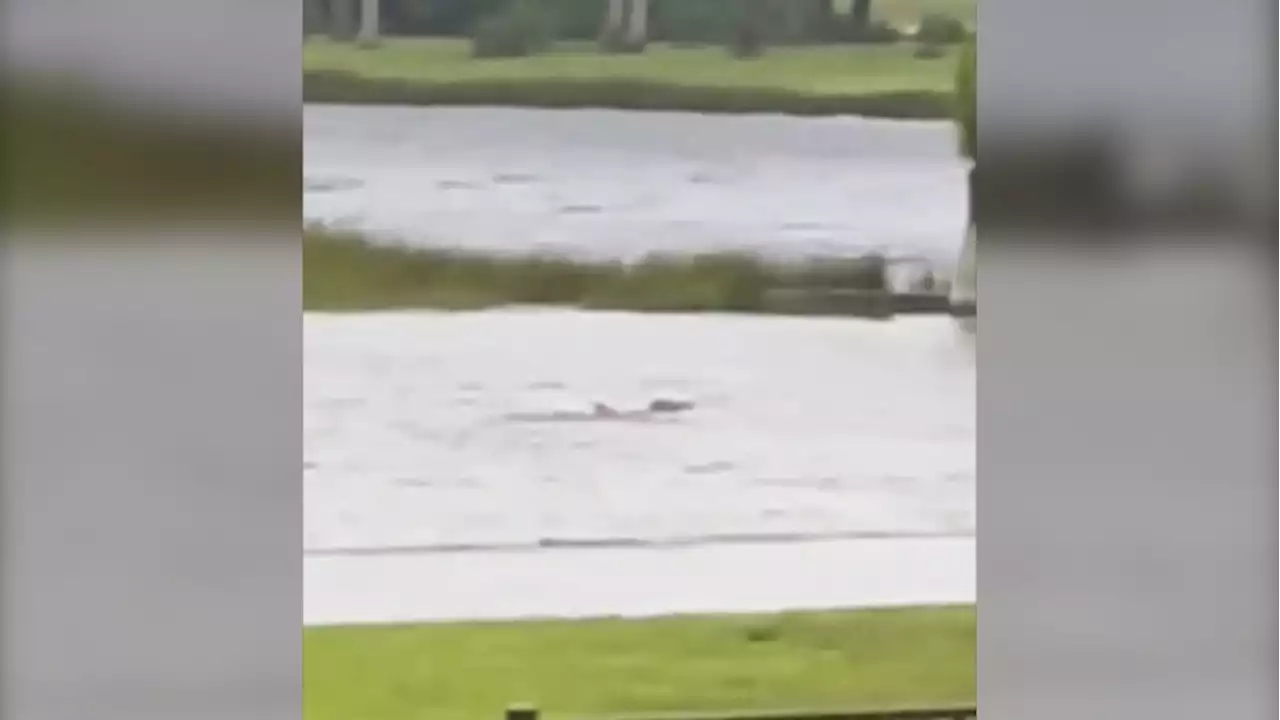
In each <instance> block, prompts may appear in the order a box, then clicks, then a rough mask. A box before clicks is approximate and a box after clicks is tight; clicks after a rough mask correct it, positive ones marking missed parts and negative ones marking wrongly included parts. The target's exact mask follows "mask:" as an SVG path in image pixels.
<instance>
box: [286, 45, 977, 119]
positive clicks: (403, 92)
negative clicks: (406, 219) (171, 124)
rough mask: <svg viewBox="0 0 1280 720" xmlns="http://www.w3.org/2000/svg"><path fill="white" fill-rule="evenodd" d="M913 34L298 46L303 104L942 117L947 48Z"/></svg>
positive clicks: (946, 101)
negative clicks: (814, 39)
mask: <svg viewBox="0 0 1280 720" xmlns="http://www.w3.org/2000/svg"><path fill="white" fill-rule="evenodd" d="M913 51H914V45H913V44H912V43H897V44H893V45H815V46H799V47H778V48H770V49H769V51H768V52H767V53H766V54H765V55H764V56H763V57H761V58H758V59H755V60H738V59H734V58H732V57H730V56H729V54H728V53H727V52H726V51H725V50H724V48H722V47H717V46H707V47H696V48H686V47H673V46H670V45H665V44H654V45H652V46H650V47H649V49H648V50H647V51H646V52H644V53H643V54H609V55H606V54H601V53H600V52H598V51H597V49H596V47H595V45H593V44H589V43H559V44H557V48H556V50H555V51H553V52H548V53H545V54H541V55H536V56H533V57H523V58H510V59H484V60H478V59H475V58H472V57H471V50H470V45H469V43H468V41H466V40H461V39H444V38H429V39H424V38H415V39H388V40H386V41H385V42H383V43H382V45H381V46H380V47H378V48H376V49H361V48H358V47H356V46H355V45H354V44H352V43H334V42H330V41H327V40H323V39H318V38H315V39H311V40H309V41H308V42H307V43H306V44H305V46H304V48H303V93H304V97H305V99H306V100H307V101H308V102H319V103H336V104H395V105H497V106H524V107H600V108H614V109H627V110H684V111H698V112H722V113H745V112H776V113H788V114H797V115H841V114H847V115H866V116H872V117H885V118H948V117H950V115H951V104H952V88H953V82H954V78H955V67H954V66H955V62H954V60H955V57H954V56H955V54H956V50H955V49H954V48H948V49H946V50H945V53H946V56H945V57H943V58H940V59H933V60H923V59H919V58H916V57H914V56H913Z"/></svg>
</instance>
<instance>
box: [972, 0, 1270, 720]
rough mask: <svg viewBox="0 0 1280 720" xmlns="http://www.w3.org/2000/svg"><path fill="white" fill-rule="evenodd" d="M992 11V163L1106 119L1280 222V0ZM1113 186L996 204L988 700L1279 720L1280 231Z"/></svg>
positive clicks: (987, 29) (1110, 136)
mask: <svg viewBox="0 0 1280 720" xmlns="http://www.w3.org/2000/svg"><path fill="white" fill-rule="evenodd" d="M981 2H982V6H981V13H980V18H981V19H980V38H981V40H980V49H979V74H978V77H979V100H978V115H979V126H980V134H981V136H982V137H981V142H980V147H981V149H982V150H981V154H980V156H979V167H980V168H982V171H983V173H984V175H990V176H992V177H994V178H996V179H998V180H1002V181H1003V182H1004V184H1005V185H1006V186H1017V185H1019V184H1021V183H1019V182H1018V179H1017V178H1016V177H1014V176H1013V175H1012V173H1014V172H1023V171H1024V169H1016V168H1011V167H1010V165H1009V164H1007V163H1006V159H1007V158H1010V157H1013V156H1017V155H1018V154H1019V153H1021V154H1023V155H1024V156H1026V155H1034V154H1035V153H1037V152H1040V151H1041V150H1042V149H1044V148H1046V147H1049V146H1052V145H1054V144H1055V143H1063V144H1069V142H1070V140H1069V139H1070V138H1072V137H1076V138H1078V137H1081V136H1090V135H1092V136H1094V137H1104V138H1106V139H1107V140H1109V141H1111V142H1112V143H1113V147H1116V148H1118V153H1117V155H1118V159H1119V160H1120V164H1122V165H1123V164H1124V163H1125V162H1128V161H1130V160H1133V159H1134V158H1135V157H1137V156H1140V155H1141V156H1142V157H1141V158H1139V160H1138V161H1137V162H1136V164H1142V163H1143V162H1152V163H1155V164H1154V165H1153V166H1152V167H1156V168H1157V170H1156V171H1155V172H1154V178H1155V179H1156V180H1157V181H1164V180H1168V179H1177V178H1180V177H1183V178H1185V177H1187V176H1188V175H1194V174H1196V173H1198V172H1201V171H1203V170H1205V169H1206V166H1205V165H1201V164H1199V163H1202V162H1207V163H1211V164H1216V169H1218V170H1223V171H1225V172H1224V173H1223V175H1221V176H1219V177H1227V178H1230V180H1229V182H1231V183H1238V184H1232V185H1231V186H1230V187H1231V188H1232V193H1233V194H1235V195H1237V196H1239V195H1241V194H1248V193H1251V192H1253V191H1254V190H1256V189H1257V187H1258V186H1259V185H1261V186H1262V187H1263V188H1264V190H1265V192H1263V193H1260V194H1259V195H1256V196H1252V199H1251V202H1257V198H1258V197H1262V196H1265V197H1266V198H1267V200H1266V205H1269V208H1264V209H1267V212H1268V213H1269V215H1268V216H1269V217H1270V218H1271V219H1272V220H1274V217H1275V216H1274V212H1275V211H1274V205H1271V203H1272V202H1274V198H1275V195H1274V191H1273V190H1272V189H1271V187H1273V186H1274V184H1275V176H1274V174H1272V173H1274V172H1275V166H1274V165H1271V164H1270V163H1271V158H1272V157H1274V155H1273V153H1272V151H1273V150H1274V145H1273V141H1272V139H1271V138H1272V136H1271V130H1272V129H1274V128H1273V126H1274V125H1275V115H1274V114H1273V113H1274V108H1275V103H1274V100H1275V98H1274V96H1273V95H1272V93H1273V92H1274V88H1275V85H1274V79H1275V78H1274V74H1273V71H1272V69H1271V68H1272V66H1271V64H1270V63H1271V59H1272V58H1273V57H1274V52H1275V35H1274V34H1273V33H1274V30H1273V29H1272V28H1275V27H1276V26H1275V13H1276V5H1275V3H1274V2H1272V3H1270V4H1269V5H1268V4H1266V3H1263V2H1256V1H1236V0H1220V2H1215V3H1193V2H1190V1H1189V0H1161V1H1159V2H1157V1H1156V0H1121V1H1120V2H1112V3H1104V4H1097V3H1095V4H1088V3H1063V2H1056V1H1050V0H981ZM1191 47H1195V48H1197V49H1198V50H1197V51H1196V52H1194V53H1191V54H1189V53H1188V50H1187V48H1191ZM1135 138H1137V140H1135ZM1046 156H1052V153H1051V152H1048V151H1046ZM1257 158H1261V159H1262V162H1265V166H1263V165H1261V164H1258V163H1256V162H1255V160H1256V159H1257ZM987 160H990V161H991V162H990V163H987V162H986V161H987ZM1010 178H1013V181H1012V182H1010ZM999 184H1000V183H997V182H993V183H992V186H998V185H999ZM1157 184H1159V183H1157ZM1120 185H1123V184H1118V186H1120ZM1167 185H1168V184H1167V183H1166V186H1167ZM983 187H984V188H985V187H987V186H986V185H984V186H983ZM1058 187H1059V189H1060V190H1065V191H1068V192H1066V193H1065V194H1067V195H1070V194H1071V193H1070V191H1072V190H1074V189H1076V188H1073V187H1072V186H1071V185H1070V184H1069V183H1068V184H1066V185H1061V186H1058ZM1080 189H1081V190H1082V191H1084V189H1083V188H1080ZM1109 192H1112V193H1121V195H1117V196H1116V197H1113V198H1110V199H1109V200H1108V201H1107V202H1108V203H1110V205H1111V206H1112V207H1113V208H1119V209H1120V211H1117V212H1114V213H1112V214H1094V211H1095V210H1096V208H1094V207H1089V206H1085V205H1084V204H1083V203H1084V202H1085V201H1081V200H1080V199H1079V197H1078V196H1076V197H1074V198H1071V197H1069V198H1068V202H1067V203H1065V204H1064V203H1046V204H1045V208H1050V209H1052V210H1053V212H1049V210H1046V211H1045V212H1043V213H1039V211H1038V210H1037V211H1036V212H1032V213H1028V212H1026V210H1025V208H1008V207H1002V198H1001V197H999V196H995V197H987V196H981V199H982V202H981V206H982V208H983V209H982V210H980V211H979V212H980V216H979V220H980V222H979V227H980V232H979V245H978V247H979V251H978V257H979V278H980V282H979V287H980V295H981V305H982V312H983V318H982V329H981V334H980V337H979V338H978V346H979V357H980V359H979V362H978V373H979V383H978V387H979V395H978V413H979V417H978V427H979V434H978V437H979V440H978V468H979V482H978V507H979V511H980V512H979V515H980V521H979V532H978V587H979V607H980V611H979V613H980V621H979V654H978V657H979V660H978V677H979V706H980V708H981V710H982V715H983V717H984V718H986V719H987V720H1024V719H1026V718H1036V719H1037V720H1056V719H1057V718H1063V719H1064V720H1065V719H1066V718H1073V719H1079V718H1090V719H1091V720H1102V719H1104V718H1125V719H1131V718H1157V717H1158V718H1187V719H1191V718H1196V719H1202V718H1222V719H1223V720H1226V719H1228V718H1230V719H1231V720H1244V719H1246V718H1274V717H1276V714H1277V712H1276V685H1275V683H1276V678H1277V666H1276V665H1277V663H1276V640H1275V639H1276V636H1277V635H1276V631H1277V627H1276V615H1275V614H1273V611H1274V609H1275V607H1276V587H1277V577H1276V567H1277V564H1276V560H1277V557H1276V544H1275V542H1276V537H1277V534H1276V514H1275V512H1276V511H1275V508H1276V506H1277V468H1276V465H1275V464H1274V460H1273V458H1275V457H1276V455H1275V451H1276V442H1277V440H1276V438H1277V426H1276V419H1275V418H1276V412H1275V411H1276V406H1275V404H1274V403H1275V401H1274V398H1276V396H1277V395H1276V391H1277V388H1276V384H1275V383H1276V381H1275V379H1274V378H1275V377H1276V375H1275V374H1274V373H1275V372H1276V355H1275V348H1276V340H1277V338H1276V337H1275V336H1274V335H1273V334H1272V332H1273V331H1272V328H1274V327H1276V317H1275V314H1274V310H1273V308H1274V307H1275V306H1274V305H1273V304H1272V303H1273V298H1275V297H1276V276H1275V275H1274V274H1273V272H1274V271H1273V269H1272V268H1273V267H1274V262H1275V259H1276V244H1275V243H1276V237H1275V234H1274V232H1275V230H1274V228H1275V225H1274V222H1269V223H1265V224H1264V225H1263V227H1264V230H1263V231H1261V232H1258V231H1256V228H1257V227H1258V226H1257V225H1253V224H1250V222H1248V220H1249V218H1246V217H1245V216H1244V215H1243V214H1242V212H1243V211H1242V210H1240V209H1239V208H1240V207H1245V206H1238V207H1237V209H1236V210H1235V211H1232V212H1233V213H1234V214H1232V212H1229V213H1227V214H1223V213H1219V214H1216V215H1206V216H1201V217H1196V218H1193V219H1192V220H1185V219H1184V220H1182V221H1174V222H1169V221H1167V220H1165V221H1163V222H1162V223H1160V222H1155V221H1153V220H1152V219H1151V218H1150V217H1148V216H1142V215H1141V214H1140V213H1138V212H1136V211H1135V210H1134V206H1135V205H1136V204H1138V203H1137V201H1136V200H1135V195H1134V194H1123V193H1124V192H1125V191H1123V190H1121V189H1116V188H1113V189H1111V190H1109ZM1082 194H1088V193H1087V191H1085V192H1082ZM1006 200H1007V199H1006ZM1158 200H1159V199H1158ZM1072 201H1074V202H1075V203H1076V204H1075V205H1072ZM1087 202H1093V200H1092V199H1090V200H1089V201H1087ZM1168 204H1169V205H1176V204H1177V203H1176V202H1170V203H1168ZM1248 207H1251V208H1252V209H1257V208H1258V206H1257V205H1250V206H1248ZM1015 214H1017V215H1018V217H1017V221H1016V222H1014V221H1010V218H1011V217H1012V216H1013V215H1015ZM1085 215H1089V216H1091V217H1090V218H1089V222H1083V223H1078V222H1074V221H1078V220H1080V219H1081V216H1085ZM1166 217H1167V216H1166ZM1254 219H1256V218H1254ZM1251 229H1252V231H1251Z"/></svg>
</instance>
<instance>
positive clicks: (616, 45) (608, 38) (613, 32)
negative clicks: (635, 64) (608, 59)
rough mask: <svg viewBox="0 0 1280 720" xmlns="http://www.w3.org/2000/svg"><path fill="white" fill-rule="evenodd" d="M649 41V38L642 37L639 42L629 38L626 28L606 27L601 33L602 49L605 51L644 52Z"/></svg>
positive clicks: (617, 52)
mask: <svg viewBox="0 0 1280 720" xmlns="http://www.w3.org/2000/svg"><path fill="white" fill-rule="evenodd" d="M647 43H648V40H647V39H642V40H640V41H639V42H634V41H632V40H630V39H628V37H627V30H626V28H613V29H610V28H605V29H604V30H603V31H602V32H601V33H600V51H601V52H605V53H614V54H628V53H631V54H634V53H642V52H644V49H645V46H646V44H647Z"/></svg>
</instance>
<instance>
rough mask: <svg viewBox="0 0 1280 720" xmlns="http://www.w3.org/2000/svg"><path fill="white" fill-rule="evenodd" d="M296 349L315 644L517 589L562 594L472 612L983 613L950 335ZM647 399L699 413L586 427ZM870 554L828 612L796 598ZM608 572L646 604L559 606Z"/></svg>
mask: <svg viewBox="0 0 1280 720" xmlns="http://www.w3.org/2000/svg"><path fill="white" fill-rule="evenodd" d="M304 330H305V353H306V383H305V406H304V414H303V420H304V429H305V437H304V441H305V452H306V457H305V472H304V477H305V484H306V508H305V519H306V523H305V534H306V537H305V540H304V547H305V552H306V555H307V574H308V586H307V596H308V608H309V609H308V616H309V617H311V618H312V619H313V621H316V622H358V621H372V620H378V619H384V620H391V619H395V620H407V619H439V618H442V617H458V616H467V614H468V613H471V612H473V611H474V612H477V613H479V612H480V610H479V609H478V608H477V607H476V606H475V604H476V603H477V602H481V600H480V597H482V596H486V595H488V594H489V592H490V591H489V590H486V588H489V587H490V586H491V585H492V584H493V583H495V582H504V581H502V577H506V576H507V575H508V574H510V575H511V576H512V577H522V578H524V580H523V582H525V583H526V584H530V585H531V586H537V587H543V588H544V589H545V587H552V586H554V587H559V588H562V589H561V590H560V591H559V593H558V594H552V595H550V596H544V597H542V599H540V600H538V601H537V602H534V601H533V599H532V596H519V595H517V596H510V595H508V596H506V599H505V600H502V601H500V602H498V601H495V600H494V599H493V598H489V599H487V600H484V601H483V602H482V603H481V604H483V603H489V604H490V609H489V610H488V611H486V612H489V613H492V614H495V615H498V616H505V615H509V614H516V615H519V614H529V613H534V612H545V613H547V614H556V613H559V614H566V613H567V614H574V613H587V614H617V613H623V612H626V611H628V608H630V609H634V610H635V611H637V612H639V611H642V610H644V609H646V608H648V609H652V610H654V611H656V610H657V609H662V608H666V609H669V610H681V609H699V608H703V609H708V608H711V609H714V608H721V609H729V608H734V607H740V608H755V607H759V606H761V604H763V606H762V607H765V608H767V607H770V606H772V604H773V603H775V602H782V597H783V596H786V597H789V598H790V599H789V600H787V601H786V602H787V604H785V605H783V606H781V607H792V606H804V605H817V606H839V605H846V604H850V603H853V604H858V603H881V604H883V603H884V602H891V601H892V598H895V597H897V598H899V600H898V601H899V602H904V601H906V599H913V601H917V602H918V601H921V600H931V601H943V600H955V599H963V598H964V597H969V598H970V599H971V593H972V583H973V577H972V572H971V569H972V539H971V538H972V533H973V529H974V452H975V444H974V386H975V375H974V371H973V363H974V356H973V347H972V339H971V338H970V337H969V336H966V335H963V334H962V333H960V332H958V330H957V329H956V327H955V326H954V324H953V323H952V322H951V321H949V320H934V319H925V318H914V319H904V320H899V321H895V322H884V323H880V322H864V321H852V322H851V321H842V320H829V319H795V318H764V317H731V316H654V315H631V314H610V313H584V312H573V311H547V310H503V311H492V312H481V313H458V314H447V313H433V312H403V313H377V314H361V315H317V314H308V315H307V316H306V317H305V318H304ZM654 398H680V399H683V400H685V401H687V402H690V403H692V404H693V407H692V408H691V409H689V410H687V411H684V412H676V413H659V414H654V415H648V416H646V415H644V414H643V413H641V414H639V415H638V416H631V415H629V414H627V413H623V416H622V417H596V416H594V415H593V412H592V407H593V404H595V403H605V404H608V405H610V406H611V407H614V408H620V409H624V410H626V409H640V408H643V407H645V406H646V405H647V404H648V403H649V402H650V401H651V400H652V399H654ZM893 537H899V538H917V540H914V541H911V542H916V543H920V542H924V543H930V542H932V543H935V544H933V545H927V547H928V548H933V549H926V550H920V549H918V546H916V545H911V546H903V545H896V544H895V543H906V542H908V541H907V540H889V541H885V540H883V538H893ZM929 538H934V540H929ZM947 538H951V539H955V538H959V539H960V540H959V542H960V543H961V545H960V546H957V545H955V544H954V542H952V543H951V544H949V545H945V544H943V545H940V544H937V543H945V542H946V539H947ZM886 542H887V543H888V544H884V543H886ZM867 543H871V544H872V545H870V546H869V545H867ZM876 543H879V544H876ZM957 547H959V548H960V549H957ZM842 548H843V549H842ZM912 548H917V549H912ZM964 548H968V549H967V550H966V549H964ZM904 552H905V553H907V555H908V556H914V555H921V553H923V556H924V557H932V556H933V555H934V554H936V555H938V558H937V562H936V563H935V564H934V566H932V567H931V566H930V565H929V564H928V563H925V564H919V563H918V562H916V561H913V564H910V565H903V564H901V562H900V561H902V559H903V558H902V557H900V555H901V554H902V553H904ZM725 553H727V554H728V555H727V556H724V554H725ZM867 554H870V555H871V558H870V559H868V560H866V561H865V563H864V564H862V565H858V564H857V563H854V564H851V565H846V566H844V569H843V572H844V573H845V576H844V578H843V579H842V581H841V582H834V581H832V582H828V583H827V584H826V585H824V586H823V587H826V589H825V590H821V591H818V590H814V591H812V592H810V593H808V594H802V595H800V596H796V593H797V592H799V591H800V589H801V588H811V587H817V586H818V585H820V584H821V583H817V582H816V580H814V581H813V582H806V581H802V580H799V579H795V578H793V580H792V581H788V580H787V578H788V577H792V575H793V574H794V573H797V572H798V573H800V575H803V574H804V573H806V572H807V573H810V574H812V573H813V572H815V571H816V568H818V567H819V566H815V565H814V564H813V563H814V562H819V561H821V562H827V561H825V560H821V559H822V558H828V559H830V558H832V557H846V558H847V559H849V560H850V562H853V559H854V558H858V557H862V556H865V555H867ZM913 554H914V555H913ZM787 557H789V558H792V559H791V560H789V561H786V562H782V561H780V560H779V558H787ZM956 557H960V558H961V561H960V562H957V561H956V559H955V558H956ZM769 558H773V559H774V560H773V561H772V562H773V563H776V564H773V565H771V567H770V570H769V572H770V573H771V575H770V576H769V577H772V578H773V580H772V581H770V582H766V583H765V584H764V585H763V586H762V585H761V582H762V580H763V578H762V577H761V575H760V571H761V564H760V563H761V562H766V560H767V559H769ZM895 558H896V559H895ZM965 558H967V560H965ZM708 564H712V565H715V566H716V567H718V568H720V570H719V571H718V572H719V573H720V574H719V575H718V576H717V577H715V579H714V582H707V581H704V579H700V578H702V577H703V573H702V572H701V571H697V570H696V568H698V567H704V566H707V565H708ZM600 567H614V568H617V569H618V572H621V573H624V574H626V573H633V574H635V573H638V575H636V577H649V578H650V580H649V581H647V582H648V585H646V587H647V589H648V591H647V594H641V595H639V596H629V599H628V600H627V601H626V602H621V601H619V600H618V599H617V598H614V597H613V596H612V595H610V594H609V592H604V594H603V595H601V591H599V590H596V591H593V593H587V594H585V595H584V594H583V593H581V592H578V591H575V590H571V589H569V588H573V587H574V586H575V584H578V583H581V582H583V581H584V580H585V579H586V578H588V577H590V576H591V575H592V574H594V573H597V572H599V568H600ZM735 567H736V568H737V570H734V569H733V568H735ZM481 568H490V569H491V570H492V572H488V571H484V572H482V571H481V570H480V569H481ZM593 568H594V569H593ZM804 568H808V569H807V570H805V569H804ZM965 568H969V570H968V571H966V570H965ZM867 572H871V573H872V577H870V578H869V577H868V576H866V575H865V573H867ZM493 573H497V575H495V574H493ZM893 573H896V577H897V580H896V582H898V583H899V584H902V583H905V584H906V585H905V586H903V587H901V588H899V589H897V590H895V589H894V588H895V587H898V586H897V585H894V584H893V583H891V582H889V581H887V580H885V578H886V577H889V576H890V575H892V574H893ZM939 573H941V575H939ZM966 573H967V574H966ZM875 577H879V578H880V579H879V580H874V578H875ZM938 577H942V578H944V580H942V581H939V580H938ZM947 578H950V579H947ZM446 579H448V582H445V580H446ZM828 580H830V578H828ZM512 582H515V581H514V580H512ZM771 582H781V583H783V584H784V585H785V586H787V587H788V588H790V590H789V591H788V592H783V593H782V595H779V594H778V591H777V590H776V589H774V590H770V589H769V587H770V583H771ZM753 583H754V584H753ZM815 583H816V584H815ZM342 587H348V588H352V587H354V588H359V591H358V592H354V593H352V592H339V593H338V595H334V592H336V591H335V590H334V588H342ZM415 587H416V588H418V589H417V590H415V589H414V588H415ZM513 587H514V586H513ZM326 588H327V589H326ZM445 588H447V589H445ZM753 588H754V589H753ZM912 588H914V589H912ZM922 588H924V589H922ZM928 588H933V589H932V590H927V589H928ZM788 593H790V594H788ZM967 593H968V594H967ZM615 594H616V593H615ZM882 596H887V597H888V600H886V599H884V597H882ZM414 597H418V598H420V600H421V601H420V602H417V603H416V604H412V603H411V602H410V600H409V598H414ZM521 597H527V598H528V599H527V600H520V598H521ZM592 597H594V598H595V600H591V599H590V598H592ZM610 598H613V599H610ZM495 602H497V604H496V605H494V604H493V603H495ZM370 603H372V605H370ZM797 604H798V605H797ZM481 614H483V613H481Z"/></svg>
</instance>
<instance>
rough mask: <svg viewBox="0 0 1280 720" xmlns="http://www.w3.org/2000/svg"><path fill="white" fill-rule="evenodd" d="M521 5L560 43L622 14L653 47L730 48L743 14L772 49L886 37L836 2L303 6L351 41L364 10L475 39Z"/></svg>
mask: <svg viewBox="0 0 1280 720" xmlns="http://www.w3.org/2000/svg"><path fill="white" fill-rule="evenodd" d="M515 2H531V3H533V4H536V5H538V6H539V7H540V8H541V9H543V10H545V11H546V12H547V13H548V14H549V15H550V16H551V17H552V18H554V23H555V30H556V36H557V37H559V38H562V39H566V40H595V39H598V38H599V37H600V36H601V33H602V32H604V31H606V30H607V28H608V27H609V24H610V23H612V22H621V21H622V17H621V16H622V15H626V16H627V17H628V18H636V19H638V20H640V21H641V22H639V23H632V25H638V26H640V27H642V28H643V32H644V35H645V39H646V40H658V41H669V42H720V41H723V40H725V39H726V37H727V36H728V35H729V34H730V33H732V32H733V31H734V29H735V28H737V27H741V26H742V24H743V19H744V15H750V16H752V20H753V22H752V24H753V25H754V26H757V27H759V28H761V31H762V32H763V33H765V34H766V35H767V36H768V37H766V38H762V40H768V41H771V42H778V41H805V40H809V41H841V40H846V41H858V40H876V39H878V37H879V36H880V35H884V34H885V33H884V28H879V27H877V23H875V22H874V21H873V19H872V12H871V9H872V0H852V1H851V2H850V3H848V5H849V8H848V12H847V13H838V12H837V10H836V5H835V2H834V0H373V1H372V2H371V1H370V0H303V3H304V31H305V32H306V33H308V34H328V35H331V36H334V37H336V38H339V39H351V38H354V37H355V36H356V34H357V32H358V29H359V27H360V17H361V13H362V11H367V10H368V9H369V8H375V10H373V12H376V15H377V23H376V27H377V33H378V34H381V35H390V36H415V35H430V36H444V37H449V36H454V37H457V36H469V35H470V34H471V33H472V32H473V31H474V30H475V28H476V26H477V24H478V23H479V22H480V21H482V20H483V19H484V18H486V17H490V16H493V15H495V14H499V13H502V12H504V11H505V10H508V9H510V7H511V6H512V4H513V3H515ZM637 13H639V15H638V16H637ZM883 39H886V40H888V39H889V38H887V37H885V38H883Z"/></svg>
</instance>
